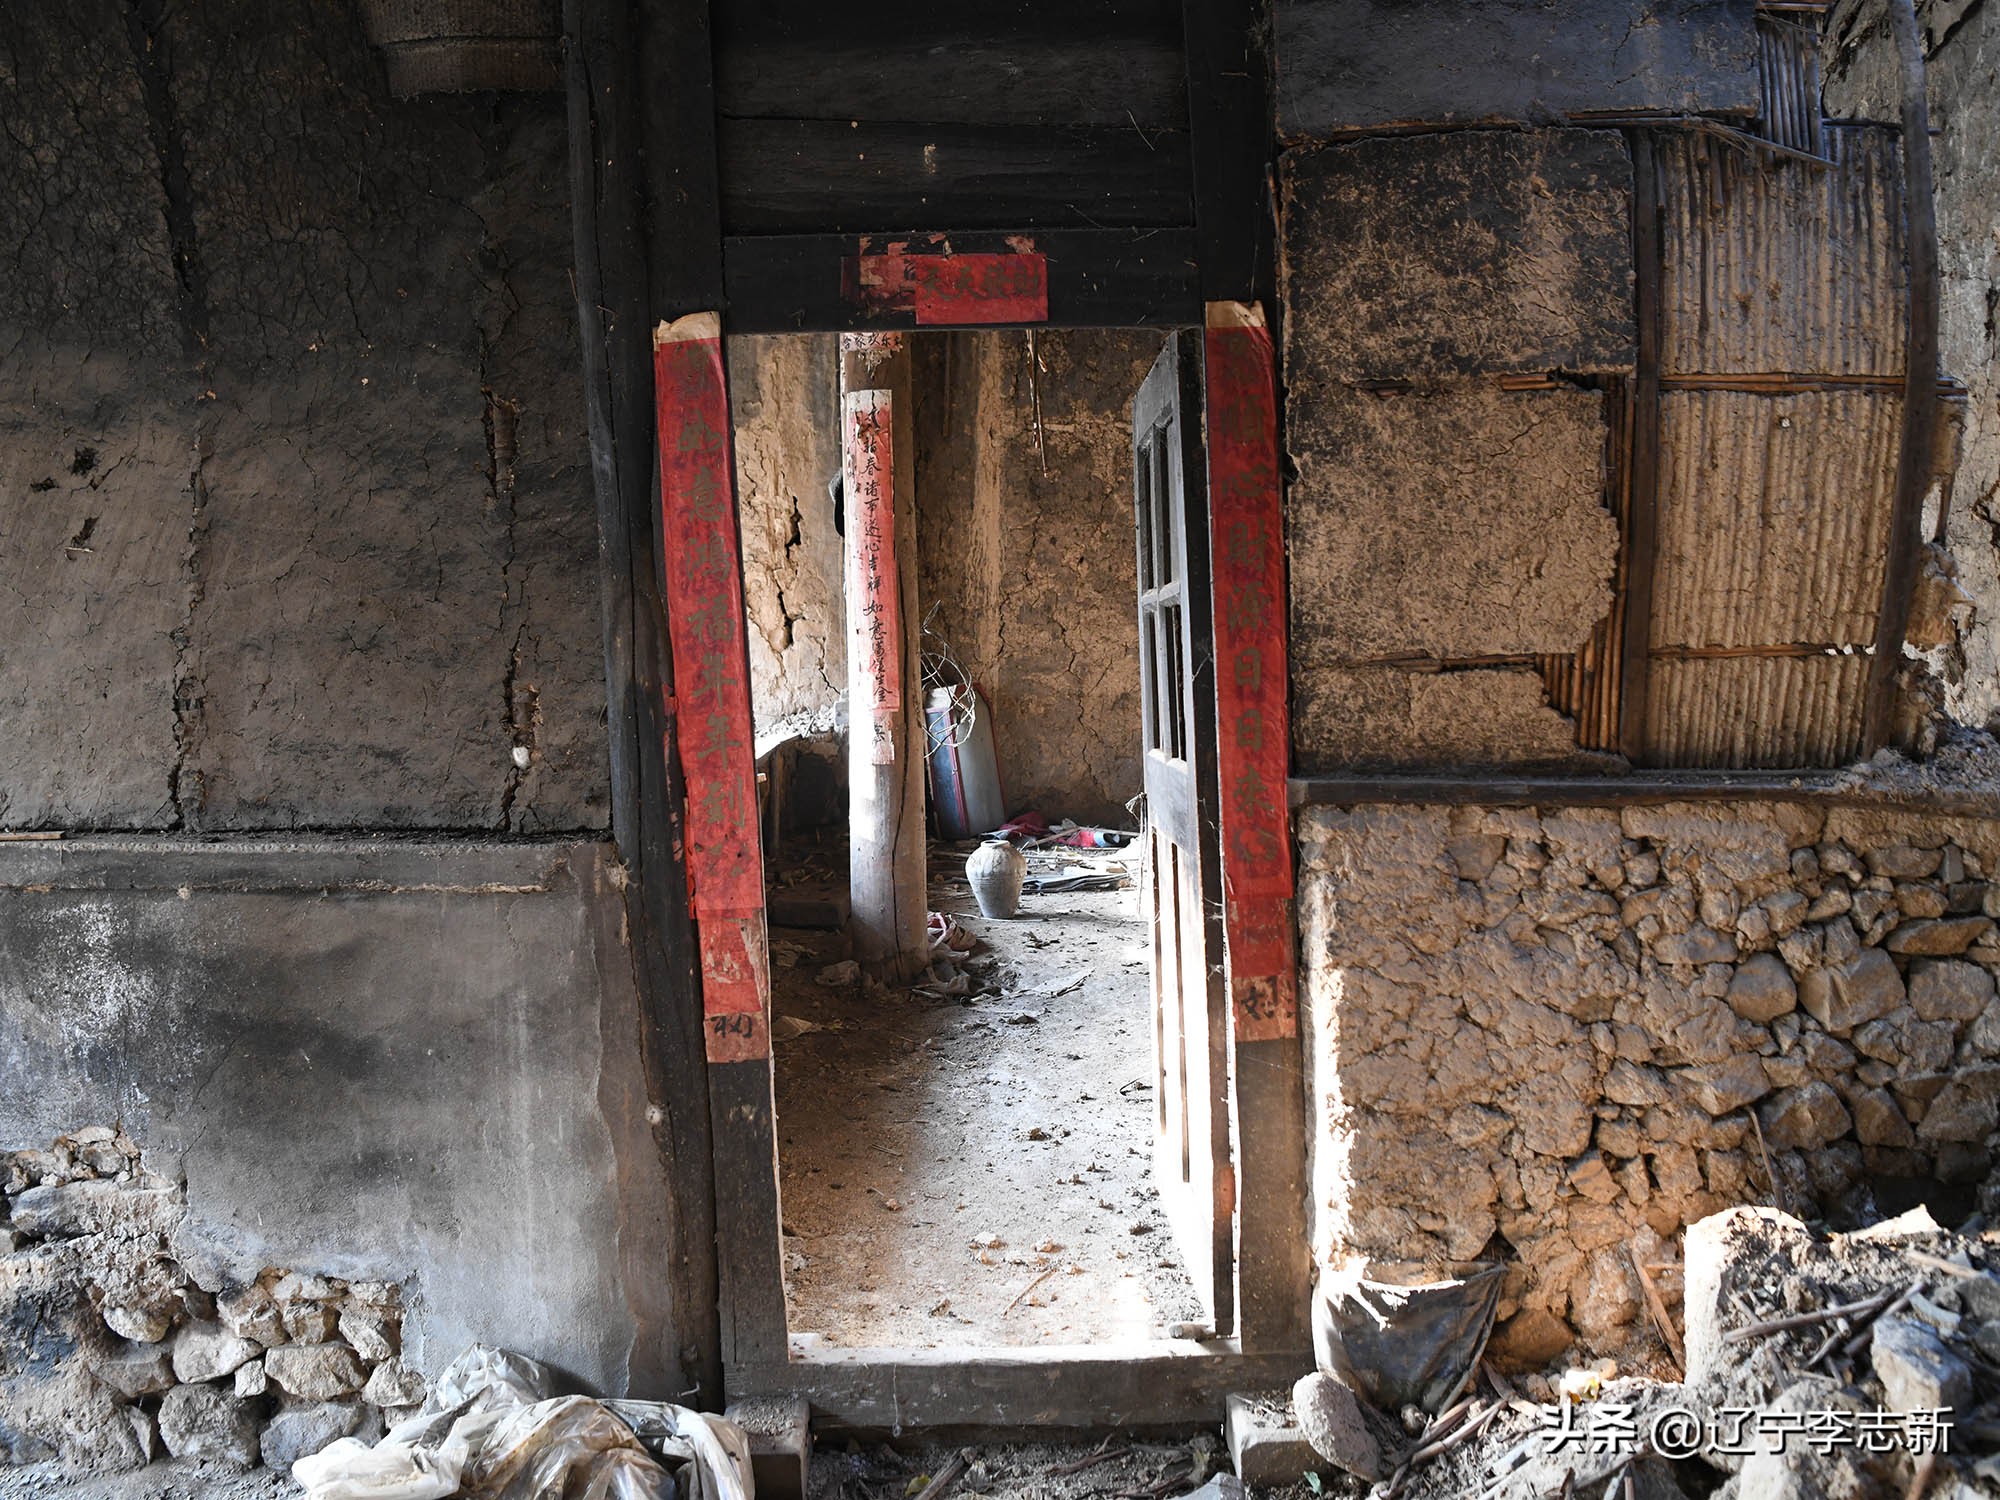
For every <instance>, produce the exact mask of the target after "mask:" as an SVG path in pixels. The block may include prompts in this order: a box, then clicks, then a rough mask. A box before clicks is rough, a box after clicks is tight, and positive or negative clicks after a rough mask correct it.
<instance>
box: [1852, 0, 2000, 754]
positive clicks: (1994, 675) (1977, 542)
mask: <svg viewBox="0 0 2000 1500" xmlns="http://www.w3.org/2000/svg"><path fill="white" fill-rule="evenodd" d="M1917 11H1918V15H1919V18H1920V20H1921V21H1922V23H1923V34H1924V41H1925V49H1926V53H1927V62H1928V72H1929V96H1930V108H1931V126H1932V129H1933V130H1934V131H1935V132H1936V135H1935V136H1934V137H1933V142H1932V159H1933V165H1934V170H1935V173H1936V183H1937V220H1938V252H1939V269H1940V272H1941V274H1942V308H1941V313H1942V323H1941V329H1940V348H1939V353H1940V364H1941V367H1942V368H1943V369H1944V370H1945V371H1947V372H1948V373H1949V374H1951V375H1953V376H1955V377H1956V378H1958V379H1959V380H1962V381H1963V382H1964V383H1965V385H1966V386H1967V388H1968V390H1969V396H1970V399H1969V401H1968V405H1967V416H1966V427H1965V433H1964V440H1963V447H1962V449H1961V453H1960V461H1959V466H1958V473H1957V476H1956V479H1955V481H1954V485H1953V495H1952V510H1951V516H1950V521H1949V533H1948V538H1947V540H1948V543H1949V546H1950V549H1951V552H1952V555H1953V556H1954V557H1955V558H1956V559H1957V562H1958V569H1959V583H1960V585H1961V587H1963V588H1964V589H1965V590H1966V591H1967V592H1968V593H1969V594H1970V595H1971V596H1972V598H1973V600H1974V601H1975V603H1976V604H1977V606H1978V608H1977V612H1976V614H1975V615H1974V616H1973V618H1972V620H1971V621H1970V622H1969V625H1968V626H1966V627H1965V628H1963V629H1962V630H1961V633H1960V638H1959V649H1958V650H1957V651H1956V652H1952V653H1948V654H1947V655H1946V657H1945V659H1944V662H1943V666H1944V673H1943V675H1944V678H1945V681H1946V684H1947V691H1946V707H1947V708H1948V710H1949V711H1950V713H1951V714H1952V715H1953V716H1954V717H1956V718H1958V719H1959V720H1961V721H1962V722H1965V723H1968V724H1975V725H1982V726H1989V727H1990V726H1992V725H1994V724H1995V722H1996V720H2000V237H1996V236H1995V234H1994V232H1993V226H1994V224H1995V222H1996V221H2000V156H1996V154H1995V152H1994V150H1993V142H1994V140H1995V138H1996V135H2000V8H1996V7H1995V6H1994V5H1993V3H1992V0H1933V3H1922V0H1920V3H1919V4H1918V6H1917ZM1826 36H1827V46H1826V48H1825V55H1824V69H1825V79H1826V83H1825V89H1826V107H1827V111H1828V113H1829V114H1831V115H1834V116H1836V117H1848V116H1858V117H1861V118H1866V119H1879V120H1895V119H1897V118H1899V112H1900V108H1901V105H1900V95H1899V93H1898V83H1897V71H1896V57H1895V48H1894V46H1893V44H1892V43H1891V41H1890V38H1889V34H1888V29H1887V21H1886V8H1885V6H1884V5H1883V3H1882V0H1845V3H1843V4H1841V5H1839V6H1837V7H1835V9H1834V12H1833V15H1832V17H1831V19H1830V20H1829V22H1828V25H1827V30H1826ZM1934 519H1935V517H1934V515H1927V516H1926V518H1925V526H1926V528H1927V531H1926V534H1928V528H1929V527H1930V526H1931V525H1932V523H1933V521H1934Z"/></svg>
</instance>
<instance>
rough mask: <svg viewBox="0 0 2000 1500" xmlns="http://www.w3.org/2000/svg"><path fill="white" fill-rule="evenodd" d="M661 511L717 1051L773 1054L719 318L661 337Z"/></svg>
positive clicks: (706, 991) (699, 916) (705, 1011)
mask: <svg viewBox="0 0 2000 1500" xmlns="http://www.w3.org/2000/svg"><path fill="white" fill-rule="evenodd" d="M653 373H654V387H655V393H656V400H657V404H658V411H659V446H660V522H661V536H662V537H663V539H664V542H665V562H666V570H665V571H666V605H667V636H668V641H669V643H670V645H671V646H672V649H673V660H674V694H675V701H674V702H673V703H671V704H670V705H669V709H670V710H671V711H670V713H669V714H668V720H669V722H670V723H672V724H673V725H674V726H675V729H674V732H675V733H676V734H677V735H678V737H679V741H680V758H681V768H682V772H683V774H684V776H685V778H686V784H687V866H688V884H689V887H690V894H691V896H692V900H693V905H694V915H695V923H696V931H697V939H698V942H699V945H700V950H701V1004H702V1015H703V1018H704V1021H705V1022H706V1026H705V1030H706V1034H707V1039H708V1060H709V1061H710V1062H738V1061H745V1060H749V1059H754V1058H763V1057H768V1056H770V1053H771V1038H770V1027H769V1020H768V1016H769V1009H770V993H771V970H770V956H769V952H768V949H767V947H766V943H765V933H764V858H763V849H762V847H761V845H760V844H759V819H758V816H757V760H756V748H755V739H754V731H753V730H752V727H751V719H750V665H749V658H748V653H747V650H746V648H745V645H744V640H743V566H742V561H741V556H740V553H739V550H738V543H737V533H736V498H735V495H736V491H735V470H734V466H733V462H732V459H731V454H730V438H729V434H730V421H729V394H728V387H727V385H726V384H725V382H724V376H723V364H722V330H721V320H720V319H719V318H717V317H716V315H715V314H713V313H698V314H695V315H694V316H692V317H688V318H682V319H680V320H679V321H678V322H676V323H673V324H664V323H663V324H661V325H660V327H659V329H658V330H657V331H656V332H655V333H654V336H653Z"/></svg>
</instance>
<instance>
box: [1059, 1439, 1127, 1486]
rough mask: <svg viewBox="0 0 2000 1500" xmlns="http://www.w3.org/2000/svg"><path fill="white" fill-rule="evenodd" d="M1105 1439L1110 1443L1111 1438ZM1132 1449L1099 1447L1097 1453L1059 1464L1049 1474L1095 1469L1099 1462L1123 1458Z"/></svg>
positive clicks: (1067, 1473)
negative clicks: (1072, 1461)
mask: <svg viewBox="0 0 2000 1500" xmlns="http://www.w3.org/2000/svg"><path fill="white" fill-rule="evenodd" d="M1104 1441H1105V1442H1106V1443H1109V1442H1110V1441H1111V1439H1110V1438H1106V1439H1105V1440H1104ZM1131 1451H1132V1450H1131V1449H1130V1448H1099V1449H1098V1450H1097V1451H1096V1452H1095V1453H1091V1454H1088V1455H1087V1456H1085V1457H1083V1458H1079V1459H1078V1460H1076V1462H1074V1463H1067V1464H1057V1465H1056V1466H1055V1467H1054V1468H1053V1469H1051V1470H1049V1474H1050V1475H1051V1476H1052V1477H1053V1476H1058V1475H1069V1474H1081V1473H1082V1472H1083V1471H1084V1470H1085V1469H1094V1468H1096V1467H1097V1466H1098V1465H1099V1464H1108V1463H1110V1462H1111V1460H1112V1459H1114V1458H1123V1457H1124V1456H1125V1455H1126V1454H1128V1453H1130V1452H1131Z"/></svg>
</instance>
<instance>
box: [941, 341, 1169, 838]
mask: <svg viewBox="0 0 2000 1500" xmlns="http://www.w3.org/2000/svg"><path fill="white" fill-rule="evenodd" d="M1161 337H1162V336H1161V335H1160V334H1159V333H1156V332H1137V331H1133V332H1123V331H1117V332H1114V331H1107V330H1088V331H1060V332H1056V331H1050V332H1042V333H1039V334H1038V335H1037V336H1036V338H1035V341H1034V349H1035V364H1034V370H1033V378H1032V381H1031V379H1030V353H1029V348H1030V346H1029V342H1028V338H1027V335H1025V334H1023V333H1018V332H1008V333H940V334H918V335H916V337H915V338H914V340H913V345H912V349H913V361H914V372H915V373H914V382H913V383H914V385H915V388H916V391H917V398H916V425H917V508H918V510H917V567H918V597H919V599H920V600H921V601H922V607H923V608H924V610H925V611H926V612H929V611H932V610H933V609H934V610H935V614H934V615H932V616H931V618H932V623H933V626H934V628H935V630H936V631H937V632H938V634H939V635H940V636H941V637H942V638H943V639H944V640H945V641H946V642H948V643H949V645H950V648H951V650H952V652H953V653H954V654H955V656H956V658H957V660H958V663H959V665H960V666H961V667H962V668H963V669H964V671H965V672H966V673H967V675H968V676H969V677H970V678H971V680H972V681H973V682H974V683H976V684H977V685H978V686H979V687H980V689H981V690H982V691H983V692H984V693H985V694H986V697H987V699H988V701H989V702H990V703H991V704H992V707H993V729H994V744H995V747H996V750H997V752H998V757H999V762H1000V775H1001V781H1002V784H1003V786H1004V788H1005V791H1006V803H1007V808H1008V810H1009V812H1010V813H1012V812H1020V811H1025V810H1028V809H1036V810H1039V811H1041V812H1042V813H1044V814H1046V815H1047V816H1048V817H1049V819H1050V820H1051V821H1052V822H1053V821H1055V820H1056V819H1058V818H1064V817H1069V818H1074V819H1076V820H1077V821H1078V822H1082V823H1102V824H1108V825H1111V826H1115V827H1123V826H1126V825H1127V824H1128V823H1129V822H1130V818H1131V815H1130V814H1129V813H1127V812H1126V810H1125V803H1126V802H1127V801H1129V800H1130V799H1131V798H1133V797H1135V796H1137V795H1138V794H1139V793H1140V791H1141V790H1142V789H1143V779H1142V773H1141V751H1140V717H1139V645H1138V625H1137V614H1138V593H1137V588H1138V581H1137V560H1136V559H1137V553H1136V543H1135V541H1134V530H1133V524H1134V523H1133V518H1132V473H1131V468H1132V453H1131V446H1132V424H1131V403H1132V398H1133V396H1134V395H1135V394H1136V393H1137V392H1138V389H1139V384H1140V382H1141V381H1142V380H1144V379H1145V376H1146V372H1147V370H1149V369H1150V368H1151V367H1152V364H1153V361H1154V360H1155V359H1156V358H1157V357H1158V355H1159V352H1160V349H1161ZM1038 407H1039V423H1038V421H1037V409H1038Z"/></svg>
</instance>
